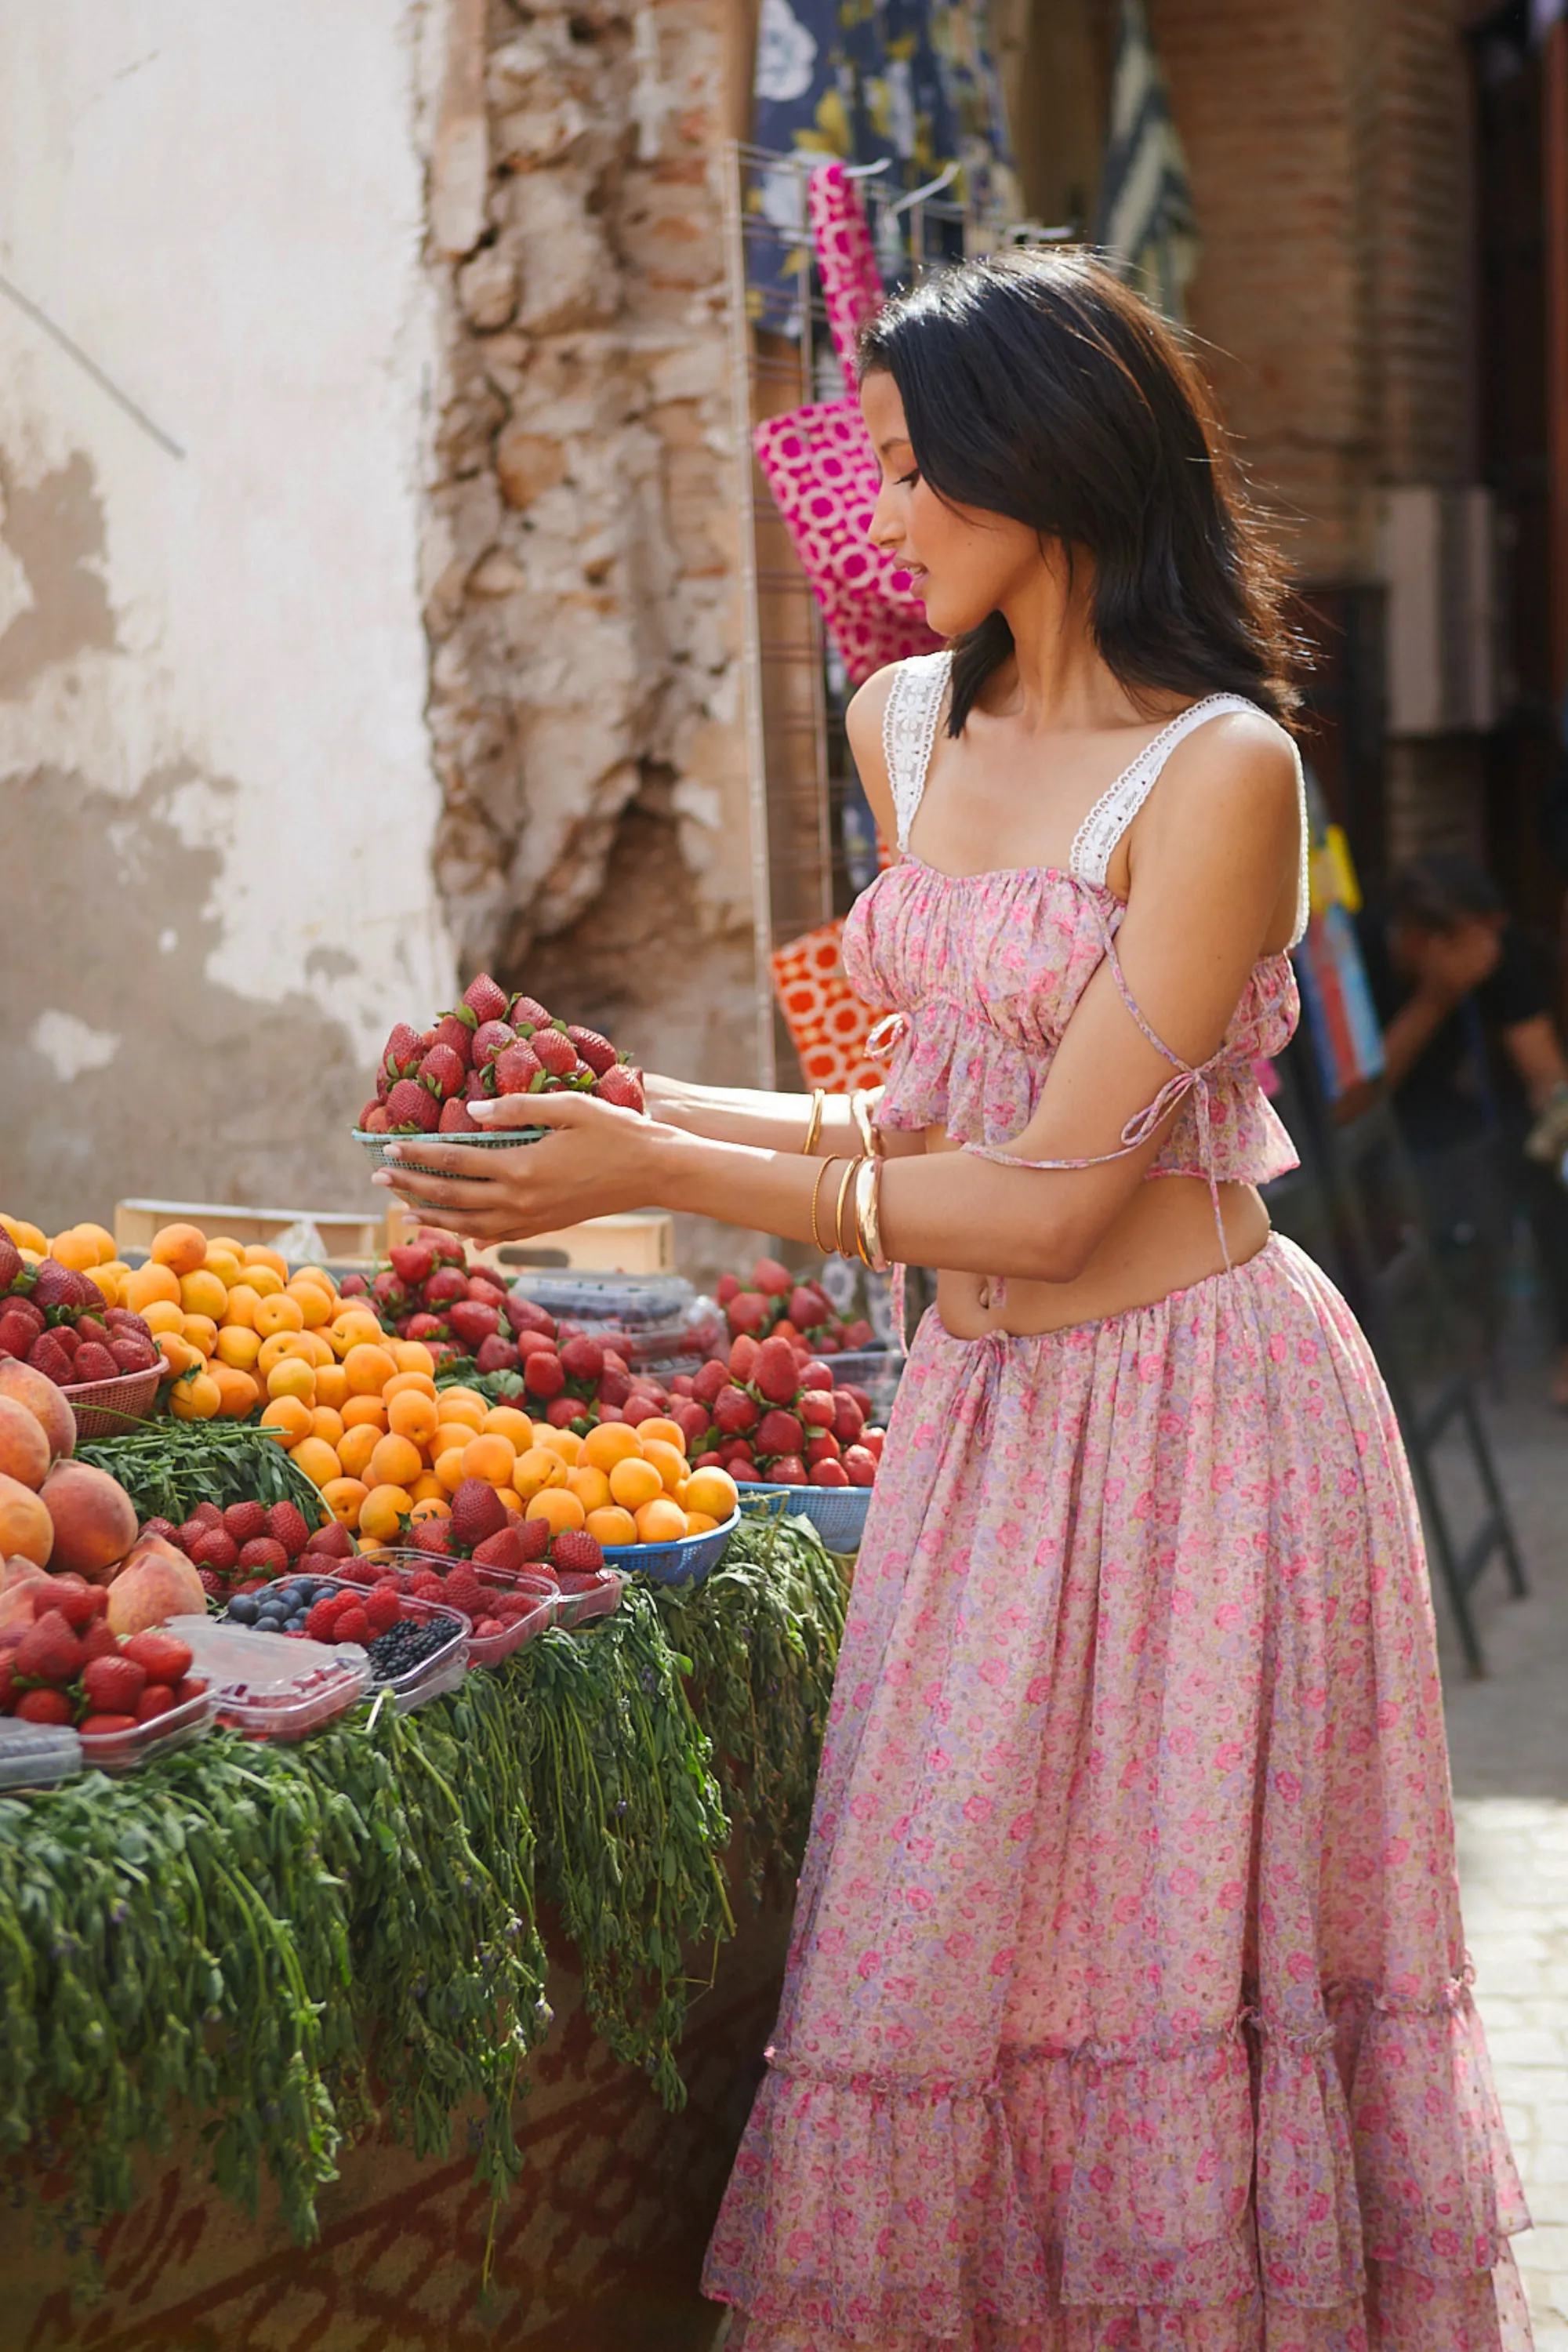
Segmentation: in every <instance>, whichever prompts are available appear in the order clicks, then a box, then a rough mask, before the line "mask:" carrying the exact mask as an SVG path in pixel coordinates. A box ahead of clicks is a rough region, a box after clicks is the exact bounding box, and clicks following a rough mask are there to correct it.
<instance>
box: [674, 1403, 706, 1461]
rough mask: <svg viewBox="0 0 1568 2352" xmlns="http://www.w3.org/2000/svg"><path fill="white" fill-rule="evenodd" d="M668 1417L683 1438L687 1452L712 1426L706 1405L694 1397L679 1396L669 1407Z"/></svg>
mask: <svg viewBox="0 0 1568 2352" xmlns="http://www.w3.org/2000/svg"><path fill="white" fill-rule="evenodd" d="M669 1418H670V1420H671V1421H673V1422H674V1423H675V1425H676V1427H677V1428H678V1429H679V1432H680V1433H681V1435H682V1437H684V1438H685V1440H686V1447H687V1451H688V1453H689V1452H690V1450H691V1448H692V1447H693V1446H694V1445H695V1444H697V1443H698V1441H699V1439H700V1438H703V1437H706V1436H707V1434H708V1432H709V1430H710V1427H711V1426H712V1423H710V1419H709V1416H708V1408H707V1406H706V1405H705V1404H699V1403H698V1402H697V1400H696V1398H695V1397H680V1398H679V1399H678V1400H677V1402H675V1403H674V1404H672V1405H671V1406H670V1408H669Z"/></svg>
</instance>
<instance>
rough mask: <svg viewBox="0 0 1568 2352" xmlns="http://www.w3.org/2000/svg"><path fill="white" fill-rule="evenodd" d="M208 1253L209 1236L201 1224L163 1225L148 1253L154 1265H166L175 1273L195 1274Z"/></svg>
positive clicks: (154, 1235) (154, 1237)
mask: <svg viewBox="0 0 1568 2352" xmlns="http://www.w3.org/2000/svg"><path fill="white" fill-rule="evenodd" d="M206 1254H207V1237H206V1235H205V1234H204V1233H203V1231H202V1229H201V1227H200V1225H183V1224H174V1225H163V1226H160V1228H159V1230H158V1231H157V1232H156V1233H155V1234H153V1246H152V1249H151V1250H150V1251H149V1253H148V1255H149V1256H150V1257H151V1258H152V1260H153V1265H166V1266H167V1267H168V1268H169V1269H170V1271H171V1273H173V1274H175V1275H184V1274H195V1270H196V1268H197V1266H198V1265H201V1264H202V1262H203V1260H204V1259H205V1256H206Z"/></svg>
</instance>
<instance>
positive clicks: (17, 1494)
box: [0, 1473, 55, 1568]
mask: <svg viewBox="0 0 1568 2352" xmlns="http://www.w3.org/2000/svg"><path fill="white" fill-rule="evenodd" d="M54 1543H55V1523H54V1521H53V1520H52V1519H51V1518H50V1517H49V1513H48V1507H47V1504H46V1503H45V1502H44V1500H43V1497H42V1496H39V1495H35V1494H34V1492H33V1489H32V1488H31V1486H24V1485H23V1484H22V1481H21V1480H20V1478H11V1477H7V1476H6V1475H5V1474H4V1473H0V1559H12V1558H14V1557H17V1556H19V1557H20V1558H21V1559H30V1560H31V1561H32V1562H33V1564H34V1566H35V1567H36V1568H45V1567H47V1565H48V1558H49V1554H50V1552H51V1551H52V1550H53V1549H54Z"/></svg>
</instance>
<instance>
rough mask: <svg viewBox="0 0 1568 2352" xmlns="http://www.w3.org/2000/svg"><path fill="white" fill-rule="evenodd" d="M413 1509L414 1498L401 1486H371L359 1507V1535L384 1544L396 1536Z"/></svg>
mask: <svg viewBox="0 0 1568 2352" xmlns="http://www.w3.org/2000/svg"><path fill="white" fill-rule="evenodd" d="M413 1508H414V1497H413V1496H412V1495H411V1494H409V1493H408V1491H407V1489H406V1488H405V1487H403V1486H373V1487H372V1488H371V1490H370V1492H369V1494H368V1495H367V1496H365V1498H364V1500H363V1503H362V1504H361V1505H360V1511H359V1525H360V1533H361V1535H364V1536H374V1538H375V1539H376V1541H377V1542H378V1543H386V1542H388V1541H389V1540H390V1539H391V1538H392V1537H394V1536H395V1535H397V1534H398V1533H399V1532H400V1531H401V1529H402V1526H403V1522H404V1520H405V1518H407V1517H408V1515H409V1513H410V1512H411V1511H412V1510H413Z"/></svg>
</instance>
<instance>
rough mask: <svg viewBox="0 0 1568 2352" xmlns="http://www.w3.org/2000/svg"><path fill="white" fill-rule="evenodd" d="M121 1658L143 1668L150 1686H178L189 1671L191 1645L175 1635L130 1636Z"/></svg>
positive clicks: (140, 1634) (143, 1634)
mask: <svg viewBox="0 0 1568 2352" xmlns="http://www.w3.org/2000/svg"><path fill="white" fill-rule="evenodd" d="M121 1656H122V1657H127V1658H134V1659H135V1661H136V1663H137V1664H138V1665H139V1666H145V1667H146V1669H147V1678H148V1680H149V1682H154V1683H169V1684H174V1683H177V1682H179V1681H181V1680H182V1679H183V1677H184V1675H188V1674H189V1673H190V1671H191V1645H190V1643H188V1642H182V1641H181V1640H180V1638H179V1636H178V1634H177V1633H159V1632H158V1631H156V1630H155V1629H154V1630H153V1632H151V1633H132V1636H131V1639H130V1640H129V1641H128V1642H127V1643H126V1644H125V1646H124V1648H123V1650H122V1651H121Z"/></svg>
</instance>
